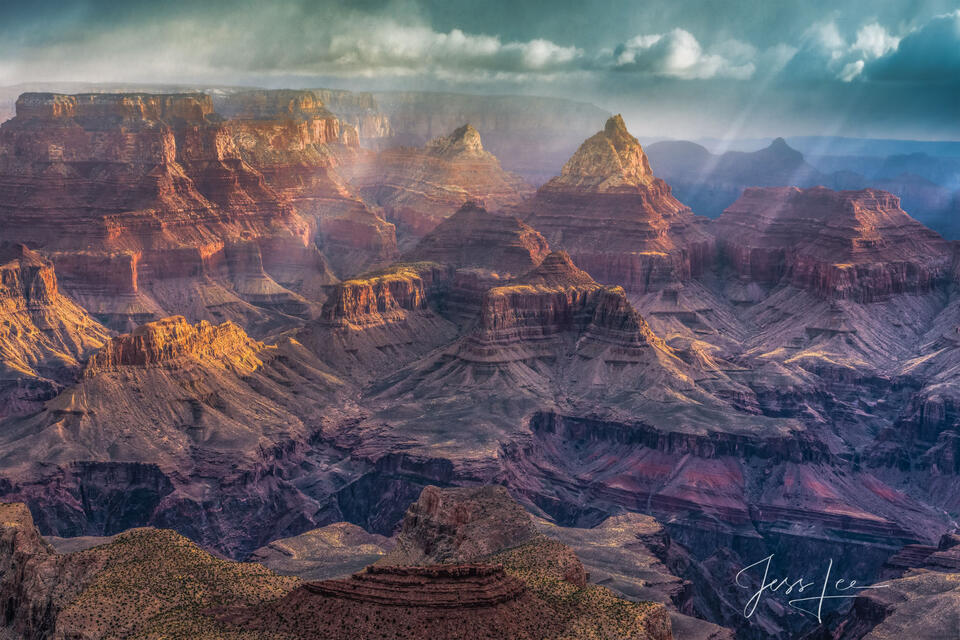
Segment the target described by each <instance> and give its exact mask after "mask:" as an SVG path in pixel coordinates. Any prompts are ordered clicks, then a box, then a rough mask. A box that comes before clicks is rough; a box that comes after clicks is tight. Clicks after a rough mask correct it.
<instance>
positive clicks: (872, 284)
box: [714, 187, 952, 302]
mask: <svg viewBox="0 0 960 640" xmlns="http://www.w3.org/2000/svg"><path fill="white" fill-rule="evenodd" d="M714 229H715V231H716V234H717V240H718V243H719V245H720V248H721V251H722V252H723V254H724V258H725V259H726V260H727V262H729V264H730V266H731V267H732V268H733V269H734V271H735V272H736V273H737V275H738V276H739V277H741V278H742V279H744V280H749V281H754V282H759V283H761V284H767V285H775V284H778V283H780V282H781V281H785V282H789V283H790V284H792V285H794V286H796V287H798V288H801V289H806V290H809V291H812V292H814V293H816V294H818V295H821V296H823V297H828V298H838V299H853V300H856V301H859V302H872V301H876V300H883V299H886V298H889V297H890V296H891V295H896V294H902V293H925V292H927V291H929V290H930V289H931V288H933V286H934V285H935V284H937V282H938V281H940V280H943V279H944V278H945V277H946V276H947V275H948V272H949V270H950V266H951V264H952V255H951V253H952V252H951V250H950V247H949V245H948V243H947V242H946V241H945V240H943V238H941V237H940V236H939V235H938V234H936V233H935V232H933V231H931V230H929V229H927V228H926V227H924V226H923V225H921V224H920V223H919V222H917V221H916V220H914V219H912V218H911V217H910V216H908V215H907V214H906V213H905V212H904V211H903V210H902V209H901V208H900V201H899V199H898V198H897V197H896V196H893V195H891V194H889V193H887V192H885V191H878V190H874V189H865V190H863V191H832V190H830V189H827V188H824V187H814V188H811V189H798V188H796V187H771V188H751V189H747V190H746V191H745V192H744V193H743V195H742V196H741V197H740V199H739V200H737V201H736V202H735V203H733V204H732V205H731V206H730V207H729V208H728V209H727V210H726V211H725V212H724V213H723V215H722V216H720V218H719V219H717V222H716V224H715V225H714Z"/></svg>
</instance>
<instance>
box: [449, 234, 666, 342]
mask: <svg viewBox="0 0 960 640" xmlns="http://www.w3.org/2000/svg"><path fill="white" fill-rule="evenodd" d="M564 333H570V334H574V335H583V336H584V338H587V340H586V341H585V342H581V344H580V346H581V347H583V346H585V345H586V343H587V342H589V340H590V339H597V340H600V341H602V342H611V343H615V344H617V345H619V348H620V349H622V350H625V351H624V353H623V354H621V355H623V356H626V355H627V352H630V353H632V354H633V357H634V358H636V357H643V354H644V351H645V349H646V348H647V347H649V346H650V345H651V344H653V343H655V342H657V338H656V337H655V336H654V335H653V332H652V331H651V330H650V327H649V326H648V325H647V323H646V322H645V321H644V320H643V318H641V317H640V316H639V314H637V313H636V311H634V310H633V308H632V307H631V306H630V303H629V302H628V301H627V299H626V296H625V295H624V292H623V290H622V289H620V288H614V287H605V286H602V285H599V284H597V283H596V282H595V281H594V280H593V278H591V277H590V275H589V274H587V273H586V272H585V271H583V270H581V269H578V268H577V267H576V266H574V264H573V263H572V262H571V260H570V257H569V256H568V255H567V254H566V253H564V252H554V253H552V254H550V255H549V256H547V257H546V259H544V261H543V263H542V264H541V265H540V266H539V267H537V268H536V269H534V270H533V271H531V272H530V273H528V274H526V275H524V276H523V277H522V278H520V279H518V280H517V281H515V282H514V283H511V284H509V285H505V286H501V287H495V288H493V289H490V290H489V291H488V292H487V294H486V296H485V297H484V303H483V307H482V310H481V314H480V325H479V328H478V331H477V333H476V335H474V336H473V337H472V338H471V346H470V348H469V350H468V351H469V357H471V358H478V359H482V360H487V359H489V358H493V359H495V360H496V359H500V358H502V357H510V358H513V357H516V356H517V355H518V352H516V351H515V350H514V349H513V347H517V346H519V345H525V347H524V348H523V349H522V351H523V352H524V353H525V356H524V357H530V355H531V354H530V353H528V352H526V349H533V350H534V351H538V350H540V349H544V350H546V351H549V350H550V349H552V348H553V347H550V346H549V345H550V344H551V340H552V339H553V338H554V337H556V336H559V335H561V334H564ZM538 343H541V344H540V346H539V347H538V346H537V344H538ZM461 357H467V354H466V353H461Z"/></svg>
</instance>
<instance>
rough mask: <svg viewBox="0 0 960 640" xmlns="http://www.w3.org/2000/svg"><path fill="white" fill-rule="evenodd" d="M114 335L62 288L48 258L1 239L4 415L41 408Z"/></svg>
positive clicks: (0, 396)
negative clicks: (68, 296)
mask: <svg viewBox="0 0 960 640" xmlns="http://www.w3.org/2000/svg"><path fill="white" fill-rule="evenodd" d="M108 339H109V332H108V330H107V329H106V328H105V327H103V326H101V325H100V324H99V323H97V322H96V321H95V320H93V319H92V318H91V317H90V316H89V315H87V313H86V312H85V311H84V310H83V309H82V308H80V307H79V306H77V305H76V304H75V303H74V302H73V301H72V300H70V299H69V298H67V297H66V296H65V295H63V294H62V293H61V292H60V290H59V287H58V284H57V276H56V274H55V273H54V269H53V265H52V264H51V263H50V262H49V261H48V260H46V259H44V258H43V257H41V256H40V255H39V254H38V253H36V252H34V251H31V250H29V249H27V248H26V247H25V246H23V245H10V244H2V245H0V371H2V375H0V407H2V408H0V418H3V417H6V416H9V415H17V414H21V413H29V412H31V411H32V410H35V409H37V408H38V407H39V404H40V403H42V402H44V401H45V400H48V399H49V398H51V397H52V396H53V395H55V394H56V393H57V392H58V391H59V390H60V389H62V388H63V385H65V384H69V383H70V382H72V381H73V379H74V378H75V377H76V375H77V374H78V373H79V371H80V366H81V363H82V362H83V360H84V359H85V358H86V357H87V356H88V355H89V354H90V353H91V352H92V351H94V350H95V349H98V348H100V347H101V346H102V345H103V344H104V342H105V341H107V340H108Z"/></svg>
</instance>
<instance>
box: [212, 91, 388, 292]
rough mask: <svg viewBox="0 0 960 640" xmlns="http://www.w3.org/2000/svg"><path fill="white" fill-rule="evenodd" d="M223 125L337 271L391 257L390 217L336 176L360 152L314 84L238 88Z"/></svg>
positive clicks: (350, 132) (227, 101) (354, 269)
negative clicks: (303, 220)
mask: <svg viewBox="0 0 960 640" xmlns="http://www.w3.org/2000/svg"><path fill="white" fill-rule="evenodd" d="M220 108H221V109H223V111H224V114H225V115H228V116H229V117H230V118H231V120H230V121H228V123H227V127H228V129H229V130H230V133H231V135H232V136H233V139H234V141H235V142H236V145H237V148H238V149H239V151H240V154H241V156H242V157H243V159H244V160H245V161H246V162H247V163H249V164H250V165H251V166H253V167H254V168H256V169H257V170H259V171H260V172H261V173H263V175H264V177H265V178H266V180H267V182H268V183H269V184H270V186H271V187H273V188H274V189H276V190H277V191H278V192H279V193H281V194H282V195H283V196H285V197H286V199H288V200H289V201H290V202H291V203H292V204H293V205H294V206H295V207H296V208H297V209H298V210H299V211H300V212H301V213H302V214H303V215H304V216H306V217H307V219H308V220H310V221H311V222H312V223H313V224H314V227H315V234H316V237H315V243H316V245H317V246H319V247H321V249H322V251H323V252H324V254H325V257H326V259H327V261H328V262H329V263H330V264H331V265H332V266H333V268H334V270H335V271H336V272H337V273H338V275H340V276H351V275H355V274H357V273H359V272H360V271H362V270H364V269H366V268H369V267H371V266H374V265H383V264H385V263H388V262H390V261H391V260H392V259H393V258H395V257H396V238H395V237H394V229H393V225H391V224H389V223H387V222H386V221H384V220H383V219H382V218H380V217H379V216H378V215H377V214H376V213H374V212H373V211H371V210H370V209H369V208H367V207H366V206H365V205H364V204H363V203H362V202H361V201H360V200H359V199H358V198H357V197H356V196H355V195H354V194H353V193H352V191H351V190H350V188H349V187H348V186H347V185H346V183H345V182H344V181H343V180H342V179H341V177H340V175H339V173H338V171H339V170H340V169H341V168H342V165H344V164H345V163H346V164H351V163H353V162H354V161H355V159H356V156H357V154H358V142H357V139H356V130H355V129H353V128H352V127H350V126H344V125H343V124H342V123H341V122H340V120H339V119H338V118H337V117H336V116H334V115H333V114H332V113H331V112H330V111H328V110H327V109H326V108H325V107H324V106H323V103H322V102H321V100H320V99H319V98H318V97H317V96H316V94H315V93H314V92H311V91H291V90H277V91H242V92H238V93H235V94H232V95H230V96H228V97H226V98H224V99H223V105H222V106H221V107H220Z"/></svg>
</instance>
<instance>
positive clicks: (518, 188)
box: [351, 124, 532, 240]
mask: <svg viewBox="0 0 960 640" xmlns="http://www.w3.org/2000/svg"><path fill="white" fill-rule="evenodd" d="M351 184H353V185H354V186H355V187H356V188H357V190H358V191H359V192H360V194H361V195H362V196H363V197H364V199H365V200H367V201H368V202H371V203H373V204H376V205H377V206H379V207H382V208H383V210H384V214H385V215H386V217H387V219H388V220H390V221H391V222H394V223H396V224H397V226H398V229H399V231H400V232H401V233H402V234H403V235H404V236H405V237H406V238H408V239H411V240H415V239H416V238H420V237H422V236H423V235H424V234H426V233H427V232H429V231H430V230H432V229H433V228H434V227H436V226H437V224H439V223H440V222H441V221H442V220H444V219H445V218H447V217H448V216H450V215H451V214H452V213H453V212H454V211H456V210H457V208H458V207H460V206H461V205H462V204H464V203H465V202H467V201H470V200H480V201H482V202H483V203H484V204H485V205H486V207H487V208H489V209H491V210H500V209H503V208H506V207H510V206H515V205H517V204H519V203H520V202H521V201H522V200H523V199H524V198H525V197H526V196H528V195H529V194H530V193H531V192H532V188H530V187H529V186H528V185H526V184H525V183H524V182H523V180H521V179H520V178H518V177H517V176H514V175H512V174H509V173H507V172H505V171H504V170H503V169H501V168H500V163H499V162H498V161H497V159H496V158H495V157H494V156H493V155H492V154H491V153H488V152H487V151H485V150H484V149H483V144H482V143H481V141H480V134H479V133H478V132H477V130H476V129H474V128H473V127H472V126H470V125H469V124H466V125H463V126H461V127H459V128H457V129H456V130H455V131H453V133H451V134H449V135H445V136H440V137H438V138H435V139H434V140H431V141H430V142H429V143H427V145H426V147H424V148H421V149H416V148H411V147H399V148H395V149H387V150H384V151H381V152H380V153H379V154H377V156H376V157H375V158H371V159H370V161H368V162H364V163H361V164H360V165H358V166H357V167H356V168H355V169H354V170H353V177H352V178H351Z"/></svg>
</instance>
